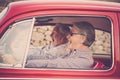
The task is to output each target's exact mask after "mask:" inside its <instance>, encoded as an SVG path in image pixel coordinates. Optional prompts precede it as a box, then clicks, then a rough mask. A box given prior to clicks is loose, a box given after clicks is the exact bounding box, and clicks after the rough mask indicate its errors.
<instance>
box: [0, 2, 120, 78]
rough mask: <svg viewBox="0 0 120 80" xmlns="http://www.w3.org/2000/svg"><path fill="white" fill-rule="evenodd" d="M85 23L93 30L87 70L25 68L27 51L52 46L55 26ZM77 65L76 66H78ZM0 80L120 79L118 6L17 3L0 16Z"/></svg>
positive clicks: (119, 21) (119, 16)
mask: <svg viewBox="0 0 120 80" xmlns="http://www.w3.org/2000/svg"><path fill="white" fill-rule="evenodd" d="M80 21H87V22H89V23H91V24H92V25H93V26H94V27H95V35H96V38H95V42H94V43H93V44H92V45H91V46H90V49H91V50H92V51H93V58H94V64H93V66H91V68H90V69H86V68H79V69H78V68H71V69H70V68H64V67H63V68H36V67H34V68H27V67H25V65H26V59H27V56H28V55H29V54H30V53H31V52H35V51H31V50H30V49H39V48H41V47H42V46H46V45H49V44H51V41H52V40H51V38H50V34H51V32H52V30H53V27H54V26H55V25H56V24H57V23H62V24H67V25H69V26H70V25H72V24H73V23H74V22H80ZM78 64H79V63H78ZM0 78H54V79H55V78H57V79H61V78H64V79H71V78H72V79H73V78H76V79H120V4H119V3H110V2H109V3H108V2H96V1H89V2H88V1H87V2H86V1H82V2H81V1H78V2H74V1H72V0H70V1H69V2H68V1H51V2H47V1H39V2H37V1H18V2H13V3H10V4H9V5H8V6H7V7H6V8H5V9H4V10H3V11H2V12H1V13H0Z"/></svg>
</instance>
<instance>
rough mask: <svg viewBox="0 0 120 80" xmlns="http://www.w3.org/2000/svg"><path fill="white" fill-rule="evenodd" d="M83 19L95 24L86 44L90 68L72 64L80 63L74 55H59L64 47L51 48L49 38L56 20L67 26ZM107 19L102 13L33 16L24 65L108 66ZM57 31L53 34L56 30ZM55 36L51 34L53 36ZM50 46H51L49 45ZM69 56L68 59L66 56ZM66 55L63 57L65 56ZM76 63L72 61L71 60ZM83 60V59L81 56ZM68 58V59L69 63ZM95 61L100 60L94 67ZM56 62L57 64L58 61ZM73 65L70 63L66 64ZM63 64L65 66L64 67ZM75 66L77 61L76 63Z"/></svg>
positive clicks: (28, 66) (110, 52)
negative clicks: (92, 34)
mask: <svg viewBox="0 0 120 80" xmlns="http://www.w3.org/2000/svg"><path fill="white" fill-rule="evenodd" d="M82 21H86V22H89V23H91V24H92V25H93V26H94V28H95V41H94V42H93V44H92V45H91V46H90V47H89V48H90V50H91V51H92V53H93V60H94V62H93V65H92V66H91V67H90V68H86V67H80V68H79V67H76V66H75V65H77V64H81V63H79V62H77V58H78V57H73V56H72V57H69V56H71V55H70V54H69V55H67V54H66V55H64V56H61V55H63V54H62V53H63V52H64V51H65V48H63V49H61V48H59V47H58V46H57V47H56V48H54V46H51V45H52V42H53V41H55V39H53V38H52V36H51V35H52V34H53V33H58V32H53V30H54V28H55V27H56V25H57V24H64V25H66V26H68V27H70V26H72V25H73V24H74V23H75V22H82ZM111 28H112V26H111V20H110V19H108V18H107V17H105V16H101V17H100V16H98V17H97V16H47V17H36V20H35V24H34V27H33V30H32V36H31V41H30V43H29V44H30V46H29V51H28V54H27V57H26V63H25V68H39V69H41V68H45V69H80V70H81V69H82V70H86V69H87V70H88V69H90V70H91V69H98V70H100V69H102V70H103V69H104V70H106V69H110V68H111V66H112V64H113V63H112V43H111V42H112V40H111V38H112V36H111V35H112V32H111ZM56 35H57V34H56ZM57 37H58V36H56V37H55V38H57ZM51 48H52V49H51ZM68 58H70V59H68ZM66 59H67V60H66ZM74 60H75V61H76V63H77V64H76V63H75V64H74V63H73V64H72V62H74ZM83 61H84V60H83ZM69 62H71V63H70V64H69ZM96 62H101V63H102V65H103V66H101V68H94V66H96ZM59 63H60V64H59ZM71 65H73V67H69V66H71ZM66 66H67V67H66ZM78 66H79V65H78Z"/></svg>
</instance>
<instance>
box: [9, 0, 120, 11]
mask: <svg viewBox="0 0 120 80" xmlns="http://www.w3.org/2000/svg"><path fill="white" fill-rule="evenodd" d="M9 5H10V6H14V7H21V8H23V9H24V8H25V7H32V6H34V7H35V6H36V7H37V6H38V5H39V6H43V5H49V6H50V5H51V6H56V5H60V6H61V5H63V6H64V5H66V6H71V5H74V6H81V7H79V8H80V9H82V8H83V9H86V8H87V9H91V10H92V9H93V10H105V11H120V3H115V2H105V1H91V0H87V1H83V0H26V1H16V2H12V3H10V4H9Z"/></svg>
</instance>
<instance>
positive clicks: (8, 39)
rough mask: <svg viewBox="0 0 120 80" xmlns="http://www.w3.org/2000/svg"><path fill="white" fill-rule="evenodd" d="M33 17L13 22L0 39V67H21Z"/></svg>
mask: <svg viewBox="0 0 120 80" xmlns="http://www.w3.org/2000/svg"><path fill="white" fill-rule="evenodd" d="M32 25H33V19H28V20H23V21H19V22H16V23H13V24H12V25H11V26H9V28H8V29H7V30H6V32H5V34H4V35H3V37H2V38H1V41H0V67H22V66H23V62H24V57H25V53H26V49H27V48H26V47H27V44H28V41H29V36H30V32H31V29H32Z"/></svg>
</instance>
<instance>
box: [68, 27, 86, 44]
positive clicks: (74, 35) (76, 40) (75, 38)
mask: <svg viewBox="0 0 120 80" xmlns="http://www.w3.org/2000/svg"><path fill="white" fill-rule="evenodd" d="M85 39H86V38H85V36H82V35H80V33H79V29H78V28H77V27H75V26H74V27H72V28H71V35H70V36H69V38H68V40H69V42H70V44H72V45H80V44H83V42H84V41H85Z"/></svg>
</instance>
